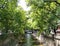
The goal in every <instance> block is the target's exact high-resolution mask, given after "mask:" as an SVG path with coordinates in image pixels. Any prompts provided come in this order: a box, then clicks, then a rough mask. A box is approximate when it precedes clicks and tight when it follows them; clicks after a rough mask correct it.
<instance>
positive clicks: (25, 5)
mask: <svg viewBox="0 0 60 46" xmlns="http://www.w3.org/2000/svg"><path fill="white" fill-rule="evenodd" d="M18 1H19V2H18V6H21V7H22V8H23V9H24V10H25V11H29V10H30V7H27V3H26V2H25V0H18Z"/></svg>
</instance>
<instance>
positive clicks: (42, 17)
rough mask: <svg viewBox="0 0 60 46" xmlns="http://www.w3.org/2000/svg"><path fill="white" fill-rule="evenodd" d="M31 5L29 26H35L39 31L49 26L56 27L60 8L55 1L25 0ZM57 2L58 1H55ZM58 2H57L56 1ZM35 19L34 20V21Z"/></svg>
mask: <svg viewBox="0 0 60 46" xmlns="http://www.w3.org/2000/svg"><path fill="white" fill-rule="evenodd" d="M26 1H27V3H28V5H29V6H31V11H30V15H29V16H30V18H31V19H32V23H34V24H31V25H30V26H32V25H33V26H34V25H35V23H37V24H36V25H35V27H36V26H37V27H38V28H39V29H40V32H41V31H44V30H46V29H48V30H49V27H52V28H56V25H57V21H58V20H59V19H60V16H59V15H60V14H59V13H60V12H59V11H60V8H59V4H57V3H56V2H44V0H26ZM57 2H58V1H57ZM58 3H59V2H58ZM35 21H36V22H35Z"/></svg>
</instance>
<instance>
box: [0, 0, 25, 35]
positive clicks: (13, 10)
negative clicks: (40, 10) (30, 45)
mask: <svg viewBox="0 0 60 46" xmlns="http://www.w3.org/2000/svg"><path fill="white" fill-rule="evenodd" d="M25 19H26V17H25V11H24V10H23V9H22V8H21V7H18V6H17V0H0V32H2V33H3V34H4V36H5V35H6V34H7V33H12V32H15V34H14V35H17V34H21V33H24V25H25ZM5 33H6V34H5Z"/></svg>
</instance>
